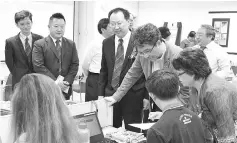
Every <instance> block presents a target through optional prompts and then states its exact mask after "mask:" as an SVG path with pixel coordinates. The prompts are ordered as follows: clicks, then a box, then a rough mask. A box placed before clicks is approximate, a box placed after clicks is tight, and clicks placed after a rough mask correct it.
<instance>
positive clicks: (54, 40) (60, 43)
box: [50, 35, 62, 47]
mask: <svg viewBox="0 0 237 143" xmlns="http://www.w3.org/2000/svg"><path fill="white" fill-rule="evenodd" d="M50 37H51V38H52V40H53V43H54V45H55V47H56V41H57V39H55V38H53V37H52V36H51V35H50ZM59 40H60V42H59V45H60V47H62V38H60V39H59Z"/></svg>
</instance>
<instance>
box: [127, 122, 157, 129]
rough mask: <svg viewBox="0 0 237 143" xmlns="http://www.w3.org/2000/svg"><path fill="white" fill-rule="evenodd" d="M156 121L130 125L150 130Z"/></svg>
mask: <svg viewBox="0 0 237 143" xmlns="http://www.w3.org/2000/svg"><path fill="white" fill-rule="evenodd" d="M154 124H155V123H140V124H137V123H136V124H129V125H130V126H133V127H136V128H139V129H142V130H148V129H149V128H150V127H151V126H152V125H154Z"/></svg>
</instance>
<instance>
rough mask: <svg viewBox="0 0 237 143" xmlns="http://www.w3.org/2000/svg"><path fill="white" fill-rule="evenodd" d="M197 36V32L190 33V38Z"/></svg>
mask: <svg viewBox="0 0 237 143" xmlns="http://www.w3.org/2000/svg"><path fill="white" fill-rule="evenodd" d="M195 36H196V32H195V31H190V32H189V34H188V37H192V38H194V37H195Z"/></svg>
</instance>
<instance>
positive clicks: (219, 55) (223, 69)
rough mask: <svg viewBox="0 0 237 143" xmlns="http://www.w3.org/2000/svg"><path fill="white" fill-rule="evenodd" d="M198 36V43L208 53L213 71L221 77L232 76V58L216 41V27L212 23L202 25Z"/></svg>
mask: <svg viewBox="0 0 237 143" xmlns="http://www.w3.org/2000/svg"><path fill="white" fill-rule="evenodd" d="M196 38H197V41H198V45H199V46H200V48H202V49H203V51H204V53H205V54H206V56H207V58H208V61H209V64H210V67H211V69H212V72H213V73H215V74H217V75H218V76H219V77H222V78H225V79H227V78H228V77H230V76H231V73H232V71H231V70H230V67H231V66H230V59H229V58H228V53H227V52H226V51H224V49H223V48H222V47H221V46H219V45H218V44H216V43H215V42H214V39H215V29H214V28H213V27H212V26H211V25H206V24H204V25H201V27H200V28H199V29H198V31H197V34H196Z"/></svg>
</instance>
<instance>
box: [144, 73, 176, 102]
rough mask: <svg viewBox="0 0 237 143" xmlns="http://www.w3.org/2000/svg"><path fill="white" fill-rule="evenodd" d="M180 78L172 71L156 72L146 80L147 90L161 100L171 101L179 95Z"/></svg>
mask: <svg viewBox="0 0 237 143" xmlns="http://www.w3.org/2000/svg"><path fill="white" fill-rule="evenodd" d="M179 84H180V82H179V77H178V76H177V74H176V73H174V72H173V71H172V70H170V69H161V70H157V71H154V72H153V73H152V74H151V75H150V76H149V77H148V78H147V80H146V83H145V85H146V88H147V90H148V92H150V93H152V94H153V95H154V96H155V97H157V98H159V99H160V100H170V99H173V98H175V97H177V95H178V93H179V86H180V85H179Z"/></svg>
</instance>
